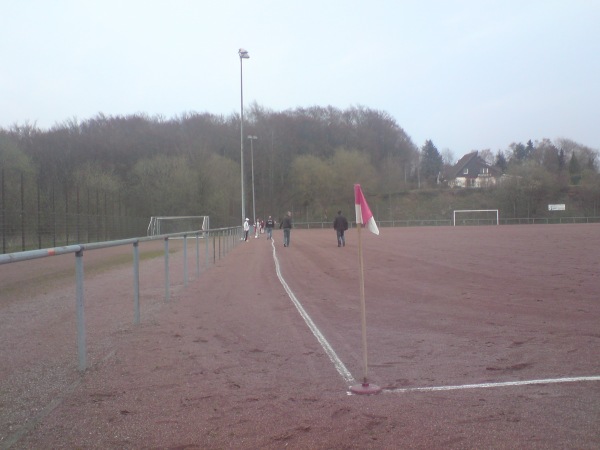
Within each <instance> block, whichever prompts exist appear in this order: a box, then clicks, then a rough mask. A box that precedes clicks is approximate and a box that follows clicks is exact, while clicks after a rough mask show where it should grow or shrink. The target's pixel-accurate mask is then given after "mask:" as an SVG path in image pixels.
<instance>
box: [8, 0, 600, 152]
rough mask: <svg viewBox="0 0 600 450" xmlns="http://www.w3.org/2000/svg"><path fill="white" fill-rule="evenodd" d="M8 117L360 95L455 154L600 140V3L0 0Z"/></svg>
mask: <svg viewBox="0 0 600 450" xmlns="http://www.w3.org/2000/svg"><path fill="white" fill-rule="evenodd" d="M0 5H1V6H2V7H1V13H0V17H1V21H0V22H1V26H0V57H1V59H0V127H3V128H8V127H10V126H12V125H14V124H25V123H29V124H36V125H37V126H38V127H39V128H42V129H47V128H50V127H52V126H54V125H56V124H60V123H62V122H64V121H66V120H73V119H77V120H79V121H84V120H87V119H90V118H92V117H94V116H95V115H97V114H98V113H103V114H105V115H110V116H114V115H130V114H135V113H144V114H147V115H149V116H156V115H160V116H162V117H164V118H166V119H169V118H172V117H174V116H179V115H181V114H182V113H185V112H192V111H196V112H209V113H212V114H219V115H221V114H222V115H225V116H229V115H231V114H239V112H240V59H239V57H238V49H239V48H240V47H243V48H245V49H247V50H248V52H249V54H250V59H248V60H244V62H243V86H244V104H245V105H246V108H248V107H249V106H250V104H251V103H253V102H256V103H257V104H259V105H260V106H263V107H265V108H268V109H270V110H274V111H283V110H287V109H293V108H296V107H310V106H328V105H332V106H334V107H337V108H339V109H346V108H348V107H352V106H364V107H367V108H372V109H377V110H382V111H386V112H387V113H389V114H390V115H391V116H392V117H393V118H394V119H395V120H396V121H397V123H398V125H400V126H401V127H402V128H403V129H404V130H405V132H406V133H407V134H408V135H409V136H410V137H411V138H412V140H413V142H414V143H415V144H416V145H418V146H419V147H420V146H422V145H423V144H424V142H425V140H426V139H431V140H432V141H433V143H434V144H435V145H436V146H437V148H438V149H439V150H440V151H443V150H446V149H449V150H450V151H451V152H452V153H453V154H454V155H455V157H456V158H459V157H460V156H462V155H463V154H465V153H467V152H469V151H471V150H483V149H487V148H489V149H491V150H492V151H494V152H495V151H497V150H499V149H506V148H508V146H509V145H510V144H511V143H512V142H523V143H525V142H527V140H529V139H531V140H533V141H536V140H541V139H543V138H549V139H552V140H554V139H556V138H562V137H564V138H569V139H572V140H574V141H576V142H578V143H580V144H583V145H587V146H589V147H592V148H594V149H600V126H599V123H600V122H599V120H600V118H599V116H600V115H599V114H598V109H599V107H600V25H599V24H600V0H498V1H496V0H381V1H378V0H365V1H353V0H302V1H295V0H255V1H241V0H239V1H238V0H236V1H233V0H218V1H200V0H168V1H153V0H143V1H138V0H102V1H95V0H90V1H87V0H72V1H67V0H54V1H49V0H0Z"/></svg>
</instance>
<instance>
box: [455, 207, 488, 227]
mask: <svg viewBox="0 0 600 450" xmlns="http://www.w3.org/2000/svg"><path fill="white" fill-rule="evenodd" d="M473 212H495V213H496V225H500V215H499V213H498V210H497V209H455V210H454V211H453V212H452V226H454V227H455V226H456V213H473Z"/></svg>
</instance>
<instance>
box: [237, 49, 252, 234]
mask: <svg viewBox="0 0 600 450" xmlns="http://www.w3.org/2000/svg"><path fill="white" fill-rule="evenodd" d="M238 55H239V56H240V173H241V175H240V176H241V185H242V223H244V220H245V219H246V202H245V199H244V74H243V64H242V61H243V60H244V59H249V58H250V55H249V54H248V51H247V50H244V49H243V48H240V49H239V50H238Z"/></svg>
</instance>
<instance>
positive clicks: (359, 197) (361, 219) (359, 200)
mask: <svg viewBox="0 0 600 450" xmlns="http://www.w3.org/2000/svg"><path fill="white" fill-rule="evenodd" d="M354 207H355V208H356V223H360V224H363V225H366V226H367V228H368V229H369V231H370V232H371V233H374V234H376V235H379V228H377V224H376V223H375V218H374V217H373V213H372V212H371V210H370V209H369V205H367V201H366V200H365V196H364V195H363V191H362V189H361V188H360V184H355V185H354Z"/></svg>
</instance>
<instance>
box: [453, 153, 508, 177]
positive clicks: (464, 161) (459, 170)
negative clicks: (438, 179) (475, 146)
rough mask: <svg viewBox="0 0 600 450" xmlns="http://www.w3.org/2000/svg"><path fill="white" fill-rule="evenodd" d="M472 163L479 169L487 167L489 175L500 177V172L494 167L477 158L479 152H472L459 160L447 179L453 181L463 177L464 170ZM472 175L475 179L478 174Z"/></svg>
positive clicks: (479, 157)
mask: <svg viewBox="0 0 600 450" xmlns="http://www.w3.org/2000/svg"><path fill="white" fill-rule="evenodd" d="M472 162H474V163H475V164H476V165H477V166H479V167H487V168H488V169H489V172H490V175H493V176H500V175H501V173H500V171H499V170H498V169H497V168H496V167H493V166H490V165H489V164H488V163H486V162H485V160H484V159H483V158H482V157H481V156H479V152H478V151H477V150H476V151H474V152H471V153H467V154H466V155H465V156H463V157H462V158H460V160H459V161H458V162H457V163H456V164H455V165H454V166H453V167H452V168H451V169H450V170H449V171H448V173H447V178H448V179H454V178H457V177H459V176H461V175H463V170H464V168H465V167H467V166H468V165H469V164H470V163H472ZM472 175H474V176H475V177H476V176H477V175H478V174H472Z"/></svg>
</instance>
